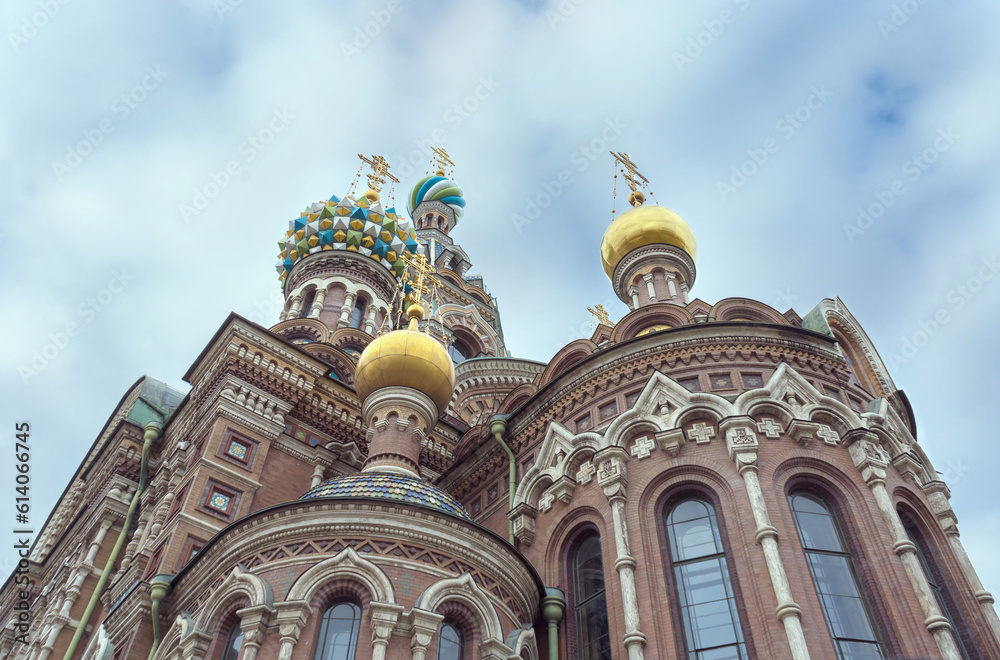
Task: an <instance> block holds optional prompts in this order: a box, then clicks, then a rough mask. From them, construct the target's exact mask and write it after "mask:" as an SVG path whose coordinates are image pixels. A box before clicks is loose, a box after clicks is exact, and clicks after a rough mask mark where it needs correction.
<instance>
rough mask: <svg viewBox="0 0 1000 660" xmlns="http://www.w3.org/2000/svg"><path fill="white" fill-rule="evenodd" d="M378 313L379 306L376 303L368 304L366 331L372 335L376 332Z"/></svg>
mask: <svg viewBox="0 0 1000 660" xmlns="http://www.w3.org/2000/svg"><path fill="white" fill-rule="evenodd" d="M376 313H378V308H377V307H376V305H375V303H374V302H373V303H372V304H370V305H368V312H367V313H366V314H365V332H367V333H368V334H370V335H374V334H375V314H376Z"/></svg>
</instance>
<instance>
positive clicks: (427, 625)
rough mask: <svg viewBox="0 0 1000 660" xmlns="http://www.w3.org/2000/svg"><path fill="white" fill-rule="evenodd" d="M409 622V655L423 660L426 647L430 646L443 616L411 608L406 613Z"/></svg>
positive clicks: (414, 658) (416, 659)
mask: <svg viewBox="0 0 1000 660" xmlns="http://www.w3.org/2000/svg"><path fill="white" fill-rule="evenodd" d="M407 619H408V622H409V624H410V631H411V632H410V655H411V657H412V658H413V660H424V658H425V657H426V656H427V647H428V646H430V644H431V640H432V639H434V634H435V633H436V632H437V628H438V624H439V623H441V622H442V621H444V616H443V615H441V614H435V613H434V612H428V611H426V610H421V609H417V608H413V609H412V610H410V613H409V614H408V615H407Z"/></svg>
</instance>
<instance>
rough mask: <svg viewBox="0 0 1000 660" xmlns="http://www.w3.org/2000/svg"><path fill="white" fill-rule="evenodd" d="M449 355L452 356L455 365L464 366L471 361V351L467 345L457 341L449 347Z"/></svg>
mask: <svg viewBox="0 0 1000 660" xmlns="http://www.w3.org/2000/svg"><path fill="white" fill-rule="evenodd" d="M448 354H449V355H450V356H451V361H452V362H454V363H455V364H462V363H463V362H465V361H466V360H468V359H469V349H467V348H466V347H465V344H461V343H459V342H457V341H456V342H454V343H453V344H451V345H450V346H448Z"/></svg>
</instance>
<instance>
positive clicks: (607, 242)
mask: <svg viewBox="0 0 1000 660" xmlns="http://www.w3.org/2000/svg"><path fill="white" fill-rule="evenodd" d="M654 243H666V244H667V245H673V246H674V247H678V248H680V249H682V250H684V251H685V252H687V253H688V255H690V257H691V258H692V259H694V258H695V257H696V256H697V252H698V246H697V243H696V242H695V240H694V232H692V231H691V227H690V226H689V225H688V223H687V222H686V221H685V220H684V218H682V217H681V216H680V215H678V214H677V213H675V212H674V211H671V210H670V209H668V208H664V207H662V206H637V207H635V208H633V209H629V210H628V211H626V212H625V213H622V214H621V215H620V216H618V217H617V218H615V220H614V221H613V222H612V223H611V224H610V225H609V226H608V229H607V231H605V232H604V239H603V240H602V241H601V264H602V265H603V266H604V272H605V273H607V274H608V277H609V278H612V277H614V272H615V267H616V266H618V262H620V261H621V260H622V259H623V258H625V255H627V254H628V253H629V252H631V251H632V250H634V249H636V248H638V247H642V246H644V245H652V244H654Z"/></svg>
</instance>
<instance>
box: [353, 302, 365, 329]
mask: <svg viewBox="0 0 1000 660" xmlns="http://www.w3.org/2000/svg"><path fill="white" fill-rule="evenodd" d="M367 308H368V303H367V301H366V300H365V299H364V298H361V297H360V296H359V297H358V298H357V300H355V302H354V309H353V310H351V327H352V328H360V327H361V321H362V320H363V319H364V317H365V309H367Z"/></svg>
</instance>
